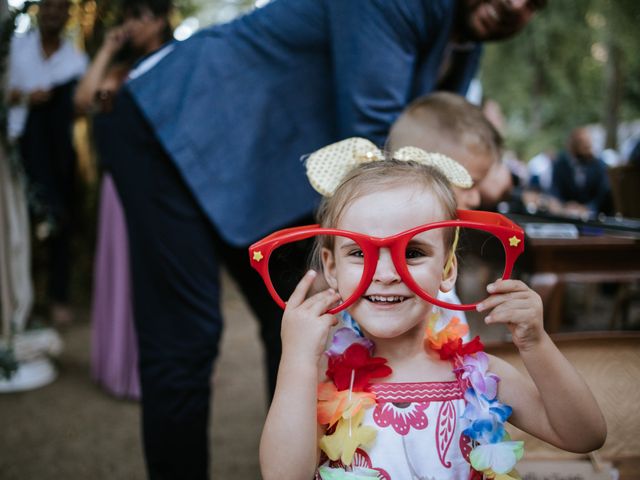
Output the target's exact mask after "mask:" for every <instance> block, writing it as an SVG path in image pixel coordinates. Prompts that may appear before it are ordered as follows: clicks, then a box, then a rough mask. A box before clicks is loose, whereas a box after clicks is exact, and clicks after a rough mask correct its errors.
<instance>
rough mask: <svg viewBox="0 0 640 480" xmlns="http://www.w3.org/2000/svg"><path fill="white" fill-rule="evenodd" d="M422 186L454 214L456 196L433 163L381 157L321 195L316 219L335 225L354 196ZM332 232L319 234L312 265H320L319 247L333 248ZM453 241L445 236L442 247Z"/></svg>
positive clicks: (451, 216) (324, 224)
mask: <svg viewBox="0 0 640 480" xmlns="http://www.w3.org/2000/svg"><path fill="white" fill-rule="evenodd" d="M400 185H402V186H407V185H414V186H421V187H423V188H424V189H425V190H427V191H429V192H432V193H433V194H434V196H435V197H436V198H437V199H438V201H439V202H440V205H441V206H442V210H443V212H444V216H445V218H443V219H442V220H451V219H454V218H456V198H455V196H454V193H453V191H452V189H451V185H450V183H449V181H448V180H447V178H446V177H445V176H444V175H443V174H442V173H440V171H439V170H437V169H436V168H434V167H431V166H428V165H423V164H420V163H417V162H413V161H399V160H393V159H391V160H381V161H376V162H370V163H365V164H361V165H359V166H357V167H356V168H354V169H353V170H351V171H350V172H349V173H348V174H347V176H346V177H345V178H344V180H343V181H342V183H341V184H340V185H339V186H338V188H337V189H336V191H335V193H334V194H333V196H331V197H324V198H323V199H322V201H321V202H320V206H319V207H318V212H317V214H316V220H317V222H318V223H319V224H320V226H321V227H323V228H337V226H338V224H339V223H340V219H341V218H342V215H343V213H344V211H345V209H346V208H347V207H348V206H349V205H350V204H351V203H352V202H353V201H354V200H356V199H357V198H359V197H361V196H363V195H366V194H369V193H371V192H374V191H379V190H384V189H388V188H392V187H396V186H400ZM332 242H333V238H332V237H331V236H319V237H317V238H316V242H315V245H314V248H313V252H312V256H311V266H312V268H314V269H316V270H318V271H320V269H321V267H322V262H321V260H320V258H321V255H320V253H321V251H322V248H328V249H333V244H332ZM452 243H453V234H450V235H446V236H445V247H449V246H451V244H452Z"/></svg>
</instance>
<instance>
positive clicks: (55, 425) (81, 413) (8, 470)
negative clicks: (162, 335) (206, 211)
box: [0, 281, 266, 480]
mask: <svg viewBox="0 0 640 480" xmlns="http://www.w3.org/2000/svg"><path fill="white" fill-rule="evenodd" d="M224 298H225V300H224V310H225V314H226V315H225V319H226V328H225V333H224V338H223V345H222V353H221V357H220V358H219V361H218V363H217V367H216V372H215V376H214V382H215V390H214V392H215V393H214V398H213V405H214V408H213V410H212V413H213V418H212V421H211V427H210V428H211V430H210V431H211V440H212V447H211V452H212V458H211V478H213V479H231V478H233V479H236V480H243V479H247V480H249V479H259V478H260V474H259V468H258V454H257V452H258V442H259V438H260V432H261V428H262V423H263V420H264V416H265V413H266V406H265V405H266V398H265V391H264V390H265V387H264V376H263V371H262V349H261V344H260V342H259V339H258V331H257V322H255V321H254V319H253V317H252V316H251V314H250V313H249V311H248V310H247V308H246V307H245V305H244V303H243V302H242V301H241V300H240V298H239V296H238V293H237V291H236V289H235V287H234V285H233V284H232V283H231V282H229V281H226V282H225V297H224ZM63 337H64V342H65V350H64V352H63V353H62V355H61V356H60V357H59V359H58V363H57V365H58V371H59V376H58V378H57V380H56V381H54V382H53V383H51V384H50V385H47V386H45V387H43V388H40V389H37V390H32V391H29V392H24V393H15V394H1V395H0V479H2V480H32V479H34V480H35V479H66V480H76V479H77V480H86V479H91V480H103V479H104V480H107V479H109V480H119V479H127V480H135V479H143V478H145V476H144V465H143V459H142V449H141V443H140V431H139V423H140V409H139V406H138V404H137V403H136V402H131V401H123V400H118V399H115V398H113V397H110V396H109V395H107V394H106V393H104V391H103V390H101V389H100V388H99V387H97V386H96V385H95V384H94V383H92V381H91V379H90V376H89V368H90V350H89V347H90V345H89V338H90V325H89V321H88V318H87V315H86V314H85V315H81V318H80V319H79V321H78V322H76V324H74V325H73V326H72V327H71V328H70V329H69V330H68V331H66V332H64V333H63Z"/></svg>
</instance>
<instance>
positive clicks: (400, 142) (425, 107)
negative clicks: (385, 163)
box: [386, 92, 504, 340]
mask: <svg viewBox="0 0 640 480" xmlns="http://www.w3.org/2000/svg"><path fill="white" fill-rule="evenodd" d="M407 146H414V147H418V148H421V149H423V150H425V151H427V152H435V153H441V154H443V155H447V156H448V157H450V158H452V159H453V160H455V161H456V162H458V163H459V164H460V165H462V166H463V167H464V168H465V169H466V170H467V171H468V172H469V175H470V176H471V179H472V180H473V185H471V187H469V188H460V187H456V186H453V187H452V189H453V192H454V193H455V196H456V202H457V206H458V208H460V209H465V210H467V209H475V208H478V207H480V205H481V202H482V193H483V190H482V189H483V188H484V189H489V187H488V186H487V184H486V182H485V180H486V179H487V177H489V176H494V175H495V172H496V170H499V169H500V165H501V163H500V157H501V155H502V136H501V135H500V133H499V132H498V130H497V129H496V128H495V126H494V125H493V123H492V122H490V121H489V120H488V119H487V117H486V116H485V115H484V114H483V112H482V110H481V109H480V108H479V107H478V106H476V105H474V104H472V103H470V102H469V101H467V100H466V99H465V98H464V97H462V96H460V95H456V94H453V93H448V92H437V93H433V94H431V95H425V96H423V97H420V98H418V99H416V100H414V101H413V102H411V103H410V104H409V106H408V107H407V108H406V109H405V110H404V111H403V112H402V114H401V115H400V117H398V119H397V120H396V121H395V122H394V124H393V126H392V127H391V130H390V131H389V137H388V139H387V145H386V148H387V150H388V151H389V153H390V154H393V152H396V151H397V150H399V149H400V148H402V147H407ZM495 186H496V187H497V188H500V189H501V191H500V193H499V195H500V196H502V195H503V193H504V192H503V191H502V188H504V186H503V185H502V184H501V185H500V186H498V185H495ZM489 190H490V189H489ZM491 192H492V193H493V190H491ZM485 195H486V193H485ZM438 298H439V299H441V300H444V301H446V302H449V303H457V304H460V303H461V301H460V299H459V298H458V295H457V292H456V289H455V287H454V288H452V289H450V290H448V291H446V292H438ZM433 314H434V315H437V316H438V320H437V322H436V324H435V325H436V328H437V329H441V328H444V327H445V326H446V325H447V324H448V323H449V321H450V320H451V319H452V318H453V317H457V318H459V319H460V321H461V323H464V324H466V323H467V318H466V315H465V312H464V311H453V310H447V309H442V308H440V307H434V309H433ZM469 339H470V337H467V340H469Z"/></svg>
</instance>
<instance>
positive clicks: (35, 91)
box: [8, 0, 88, 326]
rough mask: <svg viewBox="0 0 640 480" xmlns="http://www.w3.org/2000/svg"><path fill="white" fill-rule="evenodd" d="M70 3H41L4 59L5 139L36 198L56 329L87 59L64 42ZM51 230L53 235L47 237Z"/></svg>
mask: <svg viewBox="0 0 640 480" xmlns="http://www.w3.org/2000/svg"><path fill="white" fill-rule="evenodd" d="M69 7H70V3H69V1H68V0H42V1H41V2H40V5H39V10H38V28H37V29H34V30H31V31H29V32H28V33H27V34H26V35H24V36H16V37H15V38H14V40H13V42H12V44H11V52H10V59H9V81H8V88H9V94H8V103H9V105H10V107H11V108H10V110H9V117H8V128H9V136H10V137H11V138H12V139H17V141H18V142H19V146H20V154H21V157H22V161H23V164H24V167H25V171H26V174H27V178H28V181H29V189H30V190H31V194H32V196H33V200H32V202H31V207H32V215H33V217H34V219H35V221H36V222H39V226H40V228H39V229H37V230H36V236H37V237H39V238H41V239H42V238H46V239H47V242H48V244H49V258H48V263H49V272H48V279H47V281H48V294H49V300H50V301H51V302H52V303H51V320H52V323H53V324H54V326H64V325H67V324H69V323H70V322H71V321H72V318H73V314H72V310H71V307H70V305H69V281H70V273H71V271H70V269H71V266H72V265H73V261H72V258H71V233H72V228H73V211H74V208H75V207H76V203H77V198H76V195H75V192H74V183H75V170H76V154H75V150H74V147H73V142H72V125H73V120H74V109H73V101H72V96H73V89H74V88H75V85H76V82H77V79H78V78H79V77H80V76H81V75H82V74H83V73H84V71H85V69H86V67H87V63H88V60H87V57H86V55H85V54H84V53H81V52H80V51H79V50H77V49H76V48H75V47H74V46H73V44H72V43H71V42H70V41H69V40H67V39H65V38H63V31H64V27H65V25H66V23H67V20H68V19H69ZM49 227H52V229H51V230H50V229H49Z"/></svg>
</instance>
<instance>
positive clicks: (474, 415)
mask: <svg viewBox="0 0 640 480" xmlns="http://www.w3.org/2000/svg"><path fill="white" fill-rule="evenodd" d="M464 398H465V400H466V401H467V406H466V408H465V410H464V413H463V414H462V418H463V419H465V420H467V421H468V422H469V426H468V427H467V428H466V429H465V430H464V434H465V435H467V436H468V437H470V438H472V439H473V440H475V441H477V442H479V443H482V444H485V443H496V442H500V441H502V439H503V438H504V435H505V430H504V422H506V421H507V419H508V418H509V417H510V416H511V411H512V409H511V407H510V406H508V405H504V404H502V403H500V402H498V401H497V400H495V399H493V400H489V399H488V398H487V397H485V396H484V395H482V394H478V393H476V391H475V390H474V389H473V388H469V389H467V391H466V392H465V394H464Z"/></svg>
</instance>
